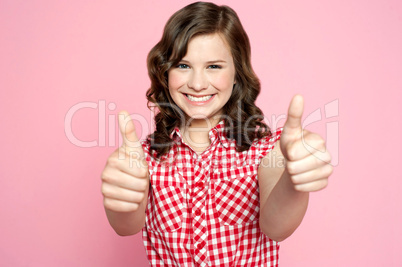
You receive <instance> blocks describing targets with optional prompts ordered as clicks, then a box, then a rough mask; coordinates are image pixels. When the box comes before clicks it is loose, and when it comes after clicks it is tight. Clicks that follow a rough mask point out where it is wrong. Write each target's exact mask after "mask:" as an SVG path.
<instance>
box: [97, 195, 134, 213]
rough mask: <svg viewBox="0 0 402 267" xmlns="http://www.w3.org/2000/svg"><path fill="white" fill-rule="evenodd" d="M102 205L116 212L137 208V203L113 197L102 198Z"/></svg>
mask: <svg viewBox="0 0 402 267" xmlns="http://www.w3.org/2000/svg"><path fill="white" fill-rule="evenodd" d="M103 205H104V206H105V208H106V209H108V210H113V211H117V212H131V211H136V210H138V208H139V205H138V203H132V202H126V201H121V200H117V199H113V198H104V199H103Z"/></svg>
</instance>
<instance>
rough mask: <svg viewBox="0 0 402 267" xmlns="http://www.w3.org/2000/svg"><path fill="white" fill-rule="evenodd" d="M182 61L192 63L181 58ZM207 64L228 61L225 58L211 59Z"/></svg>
mask: <svg viewBox="0 0 402 267" xmlns="http://www.w3.org/2000/svg"><path fill="white" fill-rule="evenodd" d="M180 62H184V63H190V61H187V60H185V59H182V60H180ZM206 63H207V64H213V63H226V61H225V60H222V59H216V60H210V61H207V62H206Z"/></svg>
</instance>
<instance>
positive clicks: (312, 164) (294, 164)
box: [286, 152, 331, 175]
mask: <svg viewBox="0 0 402 267" xmlns="http://www.w3.org/2000/svg"><path fill="white" fill-rule="evenodd" d="M330 162H331V155H330V154H329V153H328V152H326V153H325V154H322V153H321V152H316V153H313V154H310V155H309V156H307V157H305V158H302V159H301V160H297V161H287V162H286V168H287V169H288V172H289V174H291V175H296V174H300V173H304V172H308V171H311V170H314V169H317V168H320V167H321V166H324V165H326V164H328V163H330Z"/></svg>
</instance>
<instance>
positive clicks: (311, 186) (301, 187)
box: [295, 178, 328, 192]
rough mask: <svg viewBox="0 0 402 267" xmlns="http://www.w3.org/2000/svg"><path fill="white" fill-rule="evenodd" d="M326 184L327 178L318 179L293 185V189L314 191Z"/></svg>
mask: <svg viewBox="0 0 402 267" xmlns="http://www.w3.org/2000/svg"><path fill="white" fill-rule="evenodd" d="M327 185H328V179H327V178H324V179H320V180H316V181H314V182H310V183H306V184H298V185H295V189H296V190H297V191H301V192H315V191H319V190H322V189H324V188H325V187H327Z"/></svg>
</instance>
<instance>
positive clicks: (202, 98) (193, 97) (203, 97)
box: [187, 95, 212, 102]
mask: <svg viewBox="0 0 402 267" xmlns="http://www.w3.org/2000/svg"><path fill="white" fill-rule="evenodd" d="M187 97H188V99H190V101H194V102H201V101H207V100H208V99H210V98H211V97H212V95H207V96H202V97H195V96H191V95H187Z"/></svg>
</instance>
